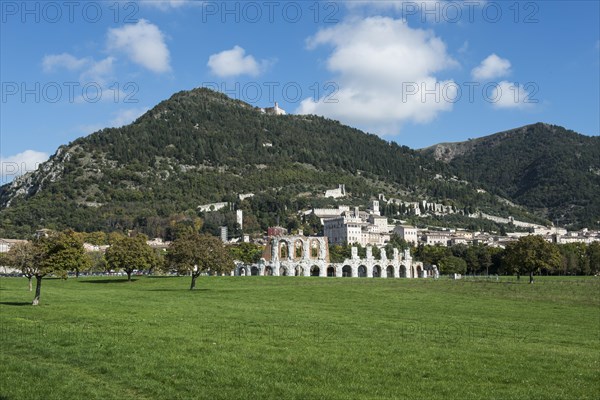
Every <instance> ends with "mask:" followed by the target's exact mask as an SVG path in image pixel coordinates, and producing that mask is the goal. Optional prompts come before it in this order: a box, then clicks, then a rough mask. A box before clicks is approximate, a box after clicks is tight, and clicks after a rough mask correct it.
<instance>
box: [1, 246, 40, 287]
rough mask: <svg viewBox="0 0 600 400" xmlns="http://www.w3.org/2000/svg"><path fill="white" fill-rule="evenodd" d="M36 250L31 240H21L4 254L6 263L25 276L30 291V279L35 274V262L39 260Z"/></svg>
mask: <svg viewBox="0 0 600 400" xmlns="http://www.w3.org/2000/svg"><path fill="white" fill-rule="evenodd" d="M37 250H38V249H37V248H36V247H35V246H34V245H33V243H32V242H21V243H17V244H15V245H14V246H12V247H11V248H10V250H9V251H8V253H7V254H6V262H7V264H8V265H10V266H11V267H13V268H16V269H18V270H20V271H21V273H22V274H23V275H25V276H26V277H27V280H28V281H29V291H30V292H31V291H32V287H31V279H32V278H33V277H34V275H35V268H36V267H35V264H36V262H38V260H39V257H36V251H37Z"/></svg>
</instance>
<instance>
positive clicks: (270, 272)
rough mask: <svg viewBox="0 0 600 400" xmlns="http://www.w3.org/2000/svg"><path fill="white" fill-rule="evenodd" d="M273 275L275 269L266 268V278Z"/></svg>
mask: <svg viewBox="0 0 600 400" xmlns="http://www.w3.org/2000/svg"><path fill="white" fill-rule="evenodd" d="M271 275H273V268H271V267H266V268H265V276H271Z"/></svg>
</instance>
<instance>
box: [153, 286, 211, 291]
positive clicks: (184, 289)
mask: <svg viewBox="0 0 600 400" xmlns="http://www.w3.org/2000/svg"><path fill="white" fill-rule="evenodd" d="M210 290H211V289H209V288H198V289H194V290H190V288H189V287H187V288H181V289H148V291H149V292H208V291H210Z"/></svg>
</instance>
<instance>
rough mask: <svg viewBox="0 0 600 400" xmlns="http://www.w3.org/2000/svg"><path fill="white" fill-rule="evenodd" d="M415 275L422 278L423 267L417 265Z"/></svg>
mask: <svg viewBox="0 0 600 400" xmlns="http://www.w3.org/2000/svg"><path fill="white" fill-rule="evenodd" d="M417 276H418V277H419V278H423V268H421V266H420V265H417Z"/></svg>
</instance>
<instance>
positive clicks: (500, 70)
mask: <svg viewBox="0 0 600 400" xmlns="http://www.w3.org/2000/svg"><path fill="white" fill-rule="evenodd" d="M510 67H511V64H510V61H508V60H507V59H505V58H500V57H498V56H497V55H496V54H490V55H489V56H488V57H487V58H486V59H485V60H483V61H482V62H481V64H479V65H478V66H477V67H475V68H473V70H472V71H471V76H472V77H473V79H476V80H484V79H496V78H501V77H503V76H506V75H508V74H509V73H510Z"/></svg>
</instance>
